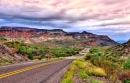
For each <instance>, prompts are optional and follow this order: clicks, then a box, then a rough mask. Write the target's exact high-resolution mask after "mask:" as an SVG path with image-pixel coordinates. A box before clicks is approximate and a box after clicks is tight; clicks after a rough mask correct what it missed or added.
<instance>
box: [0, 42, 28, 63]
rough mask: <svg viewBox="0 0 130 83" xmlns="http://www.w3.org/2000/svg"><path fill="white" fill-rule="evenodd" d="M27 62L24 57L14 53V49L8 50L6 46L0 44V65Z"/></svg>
mask: <svg viewBox="0 0 130 83" xmlns="http://www.w3.org/2000/svg"><path fill="white" fill-rule="evenodd" d="M22 61H29V59H28V58H27V56H26V55H24V56H23V55H21V54H17V53H16V49H11V48H8V47H7V46H5V45H3V44H0V65H2V64H3V63H4V64H3V65H5V64H10V63H16V62H22Z"/></svg>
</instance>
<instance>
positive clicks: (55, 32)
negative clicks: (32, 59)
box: [0, 26, 118, 46]
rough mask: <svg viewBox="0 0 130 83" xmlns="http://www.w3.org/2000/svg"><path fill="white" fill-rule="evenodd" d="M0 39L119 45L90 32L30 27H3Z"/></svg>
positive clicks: (0, 30)
mask: <svg viewBox="0 0 130 83" xmlns="http://www.w3.org/2000/svg"><path fill="white" fill-rule="evenodd" d="M0 37H5V38H7V40H10V41H20V40H21V41H24V42H26V43H34V42H42V41H47V40H64V39H84V40H91V41H89V42H86V43H87V44H89V43H91V44H95V45H97V44H98V45H101V46H114V45H117V44H118V43H117V42H115V41H114V40H112V39H110V38H109V37H108V36H106V35H97V34H93V33H90V32H86V31H83V32H81V33H80V32H65V31H63V30H62V29H52V30H48V29H37V28H29V27H10V26H2V27H1V28H0Z"/></svg>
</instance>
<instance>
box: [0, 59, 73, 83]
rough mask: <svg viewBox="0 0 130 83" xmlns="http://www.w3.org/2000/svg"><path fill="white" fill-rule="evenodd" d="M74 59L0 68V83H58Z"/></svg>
mask: <svg viewBox="0 0 130 83" xmlns="http://www.w3.org/2000/svg"><path fill="white" fill-rule="evenodd" d="M73 60H74V59H64V60H58V61H47V62H37V63H34V62H29V63H23V64H14V65H9V66H4V67H0V83H60V81H61V80H62V77H63V75H64V73H65V72H66V71H67V70H68V69H69V67H70V65H71V63H72V62H73Z"/></svg>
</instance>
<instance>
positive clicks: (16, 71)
mask: <svg viewBox="0 0 130 83" xmlns="http://www.w3.org/2000/svg"><path fill="white" fill-rule="evenodd" d="M60 61H63V60H59V61H55V62H48V63H43V64H38V65H35V66H30V67H27V68H23V69H19V70H15V71H12V72H8V73H5V74H0V79H1V78H5V77H8V76H12V75H15V74H18V73H22V72H26V71H29V70H32V69H36V68H39V67H43V66H46V65H50V64H53V63H56V62H60Z"/></svg>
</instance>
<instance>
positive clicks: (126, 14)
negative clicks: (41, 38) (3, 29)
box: [0, 0, 130, 40]
mask: <svg viewBox="0 0 130 83" xmlns="http://www.w3.org/2000/svg"><path fill="white" fill-rule="evenodd" d="M0 26H26V27H34V28H44V29H45V28H46V29H55V28H59V29H60V28H61V29H63V30H65V31H69V32H72V31H73V32H76V31H79V32H82V31H88V32H92V33H96V34H103V35H108V36H109V37H110V38H112V39H114V40H128V39H129V38H130V34H129V33H130V0H0Z"/></svg>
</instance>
